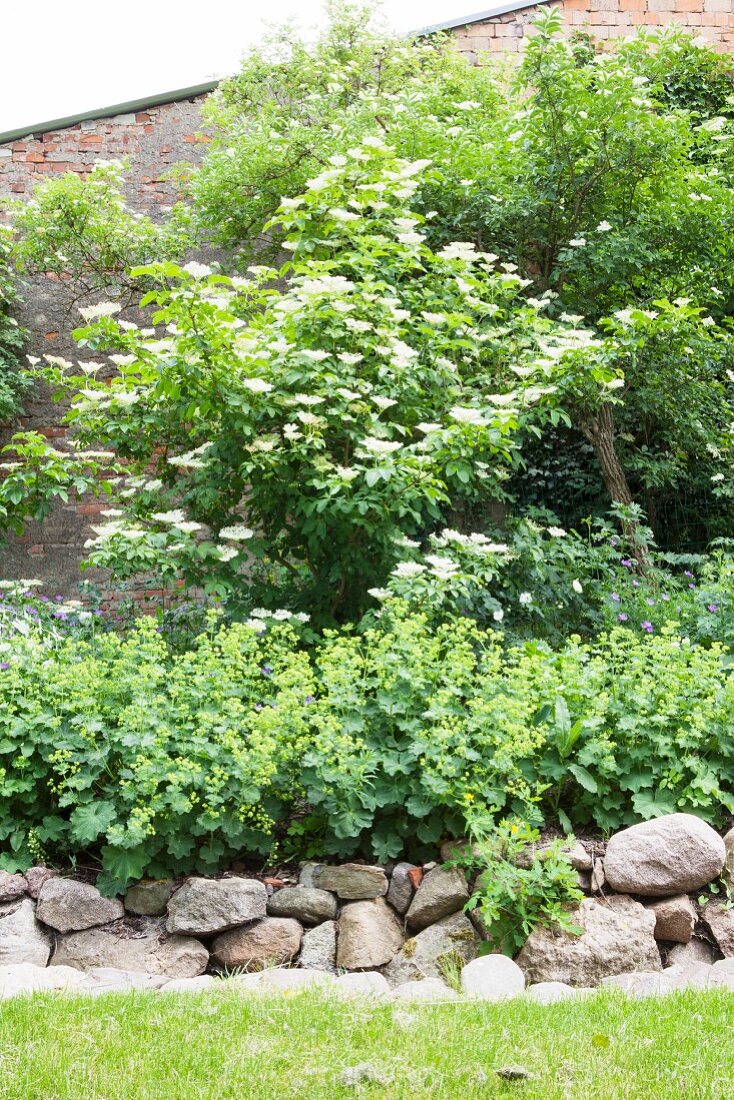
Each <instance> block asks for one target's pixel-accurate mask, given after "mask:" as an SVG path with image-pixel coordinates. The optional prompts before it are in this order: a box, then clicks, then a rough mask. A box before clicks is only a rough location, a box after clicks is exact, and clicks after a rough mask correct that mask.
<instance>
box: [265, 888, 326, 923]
mask: <svg viewBox="0 0 734 1100" xmlns="http://www.w3.org/2000/svg"><path fill="white" fill-rule="evenodd" d="M268 914H269V915H270V916H271V917H293V918H294V920H297V921H300V922H301V924H321V923H322V921H325V920H333V919H334V917H335V916H336V898H335V897H334V895H333V894H331V893H329V891H328V890H318V889H317V888H316V887H314V886H286V887H284V888H283V889H282V890H276V892H275V893H274V894H273V896H272V897H271V898H269V900H268Z"/></svg>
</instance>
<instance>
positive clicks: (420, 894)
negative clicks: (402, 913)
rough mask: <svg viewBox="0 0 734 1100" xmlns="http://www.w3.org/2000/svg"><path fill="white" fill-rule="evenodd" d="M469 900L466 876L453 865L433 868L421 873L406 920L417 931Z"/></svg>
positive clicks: (462, 905)
mask: <svg viewBox="0 0 734 1100" xmlns="http://www.w3.org/2000/svg"><path fill="white" fill-rule="evenodd" d="M468 900H469V888H468V887H467V884H466V877H465V876H464V874H463V872H462V871H460V870H459V869H458V868H456V867H435V868H434V869H433V870H432V871H429V872H428V874H427V875H424V876H423V879H422V881H421V884H420V886H419V887H418V889H417V890H416V892H415V895H414V897H413V900H412V902H411V903H410V908H409V909H408V912H407V915H406V920H407V922H408V925H409V927H410V928H417V929H418V930H419V931H420V930H421V929H423V928H427V927H428V925H429V924H435V923H436V922H437V921H439V920H442V919H443V917H448V916H450V915H451V914H452V913H456V912H458V911H459V909H463V907H464V906H465V905H466V903H467V901H468Z"/></svg>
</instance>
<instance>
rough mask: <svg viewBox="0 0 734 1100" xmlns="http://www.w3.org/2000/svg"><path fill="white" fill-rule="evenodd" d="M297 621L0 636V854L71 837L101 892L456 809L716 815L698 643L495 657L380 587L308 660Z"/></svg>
mask: <svg viewBox="0 0 734 1100" xmlns="http://www.w3.org/2000/svg"><path fill="white" fill-rule="evenodd" d="M300 630H301V627H300V623H299V620H298V619H297V618H293V617H291V616H289V615H288V613H287V612H275V613H271V614H269V613H267V612H262V611H261V612H258V615H257V616H256V617H254V618H253V619H252V620H251V622H250V623H243V624H236V625H233V626H229V627H219V628H217V627H216V626H215V624H214V622H212V623H211V624H210V628H209V630H208V631H207V632H205V633H204V634H202V635H201V636H200V637H199V639H198V641H197V643H196V645H195V647H194V648H193V649H191V650H190V651H189V652H187V653H183V654H178V655H172V654H171V653H170V651H169V649H168V648H167V646H166V643H165V641H164V639H163V637H162V635H161V634H160V633H158V632H157V630H156V627H155V625H154V623H153V622H152V621H148V622H142V623H140V624H139V626H138V627H137V629H136V630H135V631H134V632H132V633H130V634H129V635H128V636H126V637H120V636H118V635H116V634H101V635H98V636H96V637H90V638H88V639H86V640H85V639H80V638H78V637H74V636H68V635H61V634H60V633H59V632H58V631H56V632H52V633H50V632H49V631H47V630H42V629H38V628H35V627H30V628H29V627H28V625H27V624H26V626H25V627H24V630H23V631H21V632H19V633H15V634H14V635H12V637H7V636H6V640H5V641H4V642H3V650H4V654H3V656H4V660H3V661H2V663H1V665H2V667H0V676H1V677H2V680H1V685H2V692H1V695H0V761H2V764H1V766H0V843H2V857H0V862H1V864H2V866H4V867H6V868H8V869H13V868H16V867H20V868H22V867H24V866H27V865H28V864H29V863H30V862H31V860H32V859H33V858H34V856H37V855H38V854H39V851H40V852H41V853H43V852H44V851H45V852H46V853H47V854H48V855H49V856H50V857H54V856H66V857H68V856H69V855H75V854H77V853H79V852H81V851H87V852H89V853H90V854H91V855H93V856H94V857H96V858H98V859H99V860H100V862H101V865H102V868H103V872H104V873H103V877H102V880H101V881H102V885H103V886H104V887H105V888H106V889H118V888H121V887H122V886H124V884H125V883H126V882H128V881H129V880H130V879H133V878H137V877H140V876H141V875H143V874H149V875H171V874H182V873H187V872H192V871H198V872H204V873H206V872H210V873H211V872H214V871H217V870H219V869H222V868H225V867H227V866H228V865H229V864H230V863H231V861H232V860H233V859H234V858H236V857H241V856H243V855H245V856H251V857H252V856H256V855H260V856H261V857H263V858H269V859H274V858H283V857H296V856H309V857H319V858H323V857H326V856H339V857H342V856H347V855H350V854H356V853H360V854H365V855H369V856H372V857H375V858H377V859H380V860H384V859H388V858H392V857H395V856H398V855H400V854H401V853H403V852H406V853H407V854H409V855H412V856H420V855H423V854H425V855H428V854H429V853H431V852H433V851H435V846H436V845H437V843H438V842H439V841H441V840H442V839H443V838H445V837H447V836H461V835H465V833H466V830H467V827H468V822H470V820H471V819H473V818H474V817H475V815H476V814H477V811H479V812H480V813H482V814H484V815H488V816H489V817H493V818H497V819H499V818H502V817H505V816H507V815H516V816H520V817H522V818H524V819H525V820H528V821H530V822H531V823H534V824H538V823H540V821H542V820H543V818H545V819H546V820H548V821H560V822H561V823H562V824H564V825H565V827H566V829H567V830H569V831H570V830H571V828H572V827H573V826H576V825H579V826H587V827H588V826H595V827H598V828H600V829H602V830H610V829H615V828H618V827H620V826H622V825H626V824H630V823H631V822H633V821H635V820H638V819H639V818H640V817H642V818H646V817H652V816H655V815H658V814H662V813H668V812H670V811H672V810H675V809H678V810H686V811H690V812H693V813H696V814H698V815H699V816H702V817H704V818H706V819H708V820H710V821H712V822H714V823H718V822H720V821H721V819H722V815H723V812H724V810H729V811H732V812H734V776H733V775H732V766H731V759H732V752H733V751H734V734H732V729H734V681H733V680H732V678H731V671H730V664H731V662H730V660H729V658H728V656H727V654H726V652H725V651H724V650H723V649H722V647H721V646H720V645H717V644H712V645H711V647H710V648H708V649H703V648H700V647H695V646H693V645H691V644H690V643H688V642H686V641H684V640H681V639H680V638H679V637H677V636H676V635H675V633H674V632H672V631H670V630H668V631H666V630H663V631H662V632H661V633H660V634H659V635H652V636H649V635H647V634H645V633H644V632H642V633H641V634H639V635H636V634H633V633H632V632H630V631H625V630H623V629H618V630H615V631H613V632H611V633H610V634H609V635H605V636H603V637H602V638H600V639H599V640H598V641H597V642H595V643H594V644H593V645H582V644H580V643H579V642H578V641H575V640H574V639H571V640H570V641H569V643H568V644H567V645H566V646H565V647H564V648H562V649H558V650H552V649H550V648H549V647H548V646H546V645H542V644H539V643H536V642H527V643H525V644H523V645H520V646H516V647H507V646H505V645H503V642H502V638H501V636H500V635H498V634H496V633H491V632H489V633H488V632H483V631H481V630H479V629H478V628H477V627H476V626H475V625H474V624H472V623H470V622H454V623H447V624H444V625H443V626H440V627H439V628H438V629H433V628H432V627H431V626H430V624H428V623H427V621H426V619H425V618H424V617H423V616H420V615H411V614H409V613H407V611H406V609H405V607H404V606H403V605H402V604H401V603H400V602H399V601H391V602H389V603H387V604H386V606H385V610H384V611H383V613H382V617H381V618H380V620H379V621H378V622H377V623H376V624H375V625H372V626H370V627H368V628H367V629H365V630H363V631H362V632H354V631H348V630H347V631H344V632H341V633H339V632H333V633H331V634H327V635H326V637H325V638H324V639H323V641H322V642H321V643H320V644H319V645H318V646H316V647H314V648H313V649H312V650H310V651H309V650H307V649H306V648H305V647H304V646H303V645H302V644H301V642H300Z"/></svg>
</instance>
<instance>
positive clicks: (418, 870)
mask: <svg viewBox="0 0 734 1100" xmlns="http://www.w3.org/2000/svg"><path fill="white" fill-rule="evenodd" d="M408 878H409V879H410V885H411V886H412V887H413V889H414V890H417V889H418V887H419V886H420V884H421V883H422V882H423V868H422V867H411V869H410V870H409V871H408Z"/></svg>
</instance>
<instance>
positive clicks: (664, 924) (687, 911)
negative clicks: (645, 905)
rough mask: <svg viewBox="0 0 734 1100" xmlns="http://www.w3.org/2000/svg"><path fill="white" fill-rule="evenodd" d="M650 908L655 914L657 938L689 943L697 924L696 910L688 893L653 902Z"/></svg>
mask: <svg viewBox="0 0 734 1100" xmlns="http://www.w3.org/2000/svg"><path fill="white" fill-rule="evenodd" d="M649 909H650V910H651V911H652V912H653V913H654V914H655V932H654V936H655V939H656V940H672V941H674V942H675V943H688V941H689V940H690V938H691V936H692V935H693V929H694V927H695V924H696V910H695V907H694V905H693V902H692V901H691V899H690V898H689V897H688V894H678V895H677V897H674V898H664V899H663V901H656V902H653V904H652V905H650V906H649Z"/></svg>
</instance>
